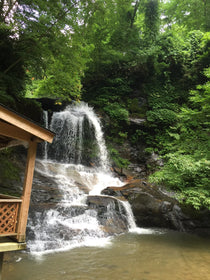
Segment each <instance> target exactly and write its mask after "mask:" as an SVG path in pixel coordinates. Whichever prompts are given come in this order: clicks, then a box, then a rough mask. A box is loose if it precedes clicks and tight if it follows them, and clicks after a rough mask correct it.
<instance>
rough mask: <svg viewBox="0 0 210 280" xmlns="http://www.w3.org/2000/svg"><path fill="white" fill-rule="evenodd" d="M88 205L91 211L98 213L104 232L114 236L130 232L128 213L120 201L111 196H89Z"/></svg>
mask: <svg viewBox="0 0 210 280" xmlns="http://www.w3.org/2000/svg"><path fill="white" fill-rule="evenodd" d="M86 203H87V205H88V208H89V209H94V210H96V211H97V218H98V221H99V223H100V224H101V226H102V229H103V230H104V232H106V233H108V234H109V235H114V234H120V233H123V232H126V231H127V230H128V221H127V217H126V211H125V209H124V207H123V205H122V203H121V202H120V201H119V200H118V199H116V198H114V197H109V196H88V198H87V202H86Z"/></svg>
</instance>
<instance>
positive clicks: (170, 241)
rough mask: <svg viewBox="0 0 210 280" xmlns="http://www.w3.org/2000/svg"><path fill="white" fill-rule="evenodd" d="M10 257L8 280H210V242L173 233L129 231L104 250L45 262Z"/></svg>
mask: <svg viewBox="0 0 210 280" xmlns="http://www.w3.org/2000/svg"><path fill="white" fill-rule="evenodd" d="M8 257H10V261H9V260H7V261H6V262H5V263H4V267H3V279H4V280H77V279H79V280H118V279H120V280H209V279H210V239H206V238H200V237H197V236H193V235H189V234H184V233H177V232H170V231H169V232H167V231H166V232H162V233H159V234H158V233H156V234H141V235H137V234H131V233H129V234H125V235H121V236H118V237H115V238H114V239H113V240H112V241H111V242H110V244H109V245H107V246H105V247H102V248H100V247H81V248H76V249H72V250H70V251H68V252H60V253H54V254H49V255H44V256H42V258H35V257H33V256H32V255H30V254H28V253H18V254H15V255H14V253H13V255H9V256H7V258H6V259H8ZM20 258H21V260H20Z"/></svg>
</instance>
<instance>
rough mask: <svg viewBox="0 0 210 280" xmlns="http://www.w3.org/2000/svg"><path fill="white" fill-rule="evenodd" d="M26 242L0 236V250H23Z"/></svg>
mask: <svg viewBox="0 0 210 280" xmlns="http://www.w3.org/2000/svg"><path fill="white" fill-rule="evenodd" d="M25 249H26V243H25V242H23V243H18V242H16V241H13V240H11V239H9V238H6V237H1V238H0V252H8V251H17V250H25Z"/></svg>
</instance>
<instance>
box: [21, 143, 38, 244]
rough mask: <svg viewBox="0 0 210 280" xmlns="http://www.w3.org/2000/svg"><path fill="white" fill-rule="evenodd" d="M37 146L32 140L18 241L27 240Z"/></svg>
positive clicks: (28, 156)
mask: <svg viewBox="0 0 210 280" xmlns="http://www.w3.org/2000/svg"><path fill="white" fill-rule="evenodd" d="M36 147H37V143H36V142H30V144H29V149H28V155H27V165H26V170H25V180H24V185H23V195H22V203H21V207H20V213H19V219H18V220H19V221H18V228H17V232H18V236H17V240H18V242H25V232H26V225H27V219H28V210H29V205H30V198H31V189H32V182H33V174H34V166H35V160H36Z"/></svg>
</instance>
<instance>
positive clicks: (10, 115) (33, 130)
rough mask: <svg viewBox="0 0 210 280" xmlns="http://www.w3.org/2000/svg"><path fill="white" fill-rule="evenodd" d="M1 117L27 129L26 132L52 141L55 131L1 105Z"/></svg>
mask: <svg viewBox="0 0 210 280" xmlns="http://www.w3.org/2000/svg"><path fill="white" fill-rule="evenodd" d="M0 119H2V120H5V121H7V122H8V123H10V124H13V125H14V126H17V127H18V128H20V129H22V130H25V131H26V132H28V133H30V134H32V135H35V136H37V137H38V138H41V139H42V140H45V141H47V142H49V143H52V141H53V136H54V133H52V132H51V131H49V130H46V129H44V128H43V127H41V126H39V125H37V124H35V123H33V122H31V121H29V120H27V119H25V118H23V117H21V116H20V115H18V114H16V113H14V112H12V111H10V110H7V109H6V108H4V107H3V106H1V105H0Z"/></svg>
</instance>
